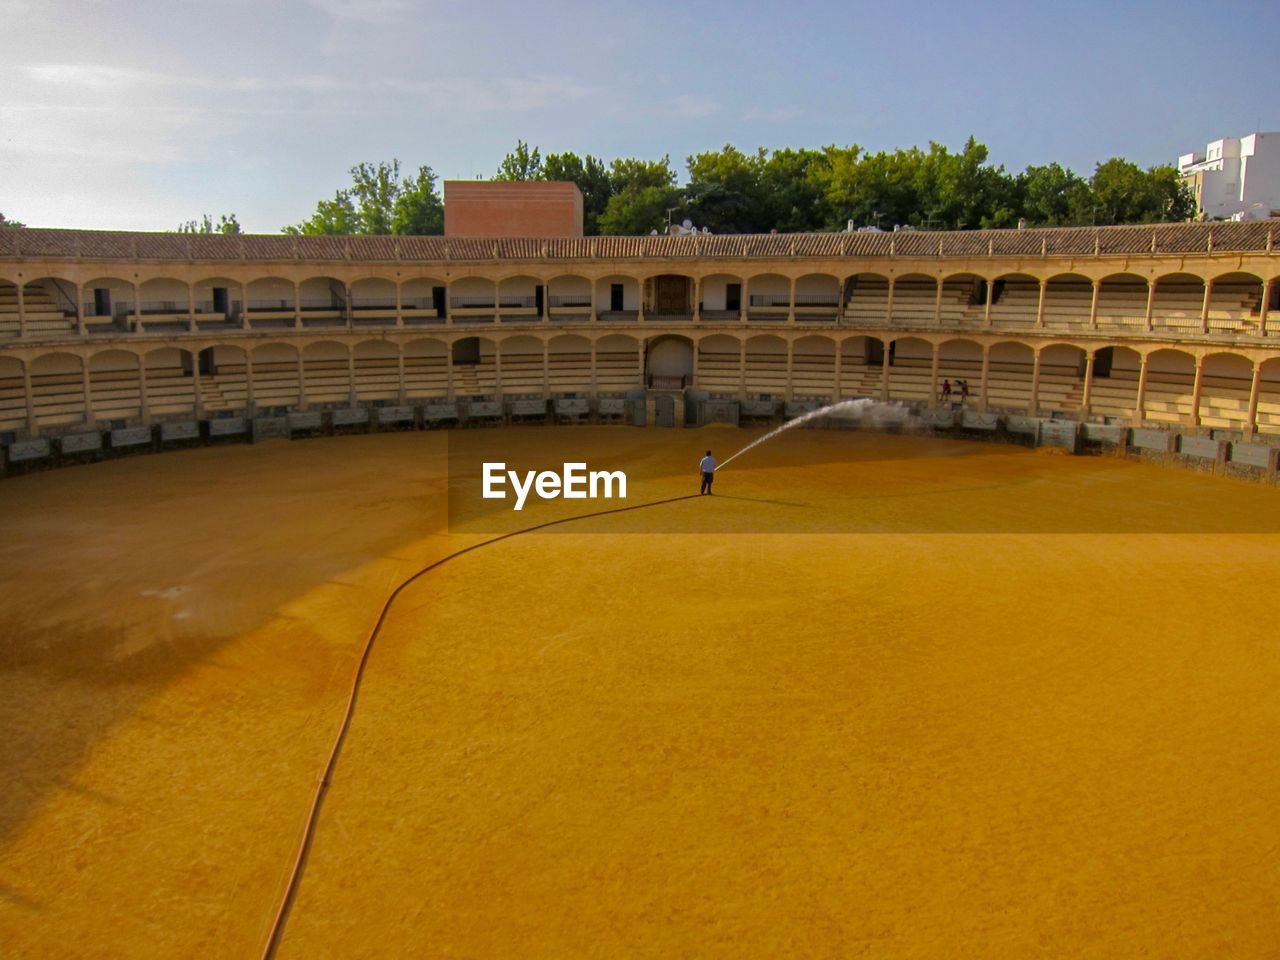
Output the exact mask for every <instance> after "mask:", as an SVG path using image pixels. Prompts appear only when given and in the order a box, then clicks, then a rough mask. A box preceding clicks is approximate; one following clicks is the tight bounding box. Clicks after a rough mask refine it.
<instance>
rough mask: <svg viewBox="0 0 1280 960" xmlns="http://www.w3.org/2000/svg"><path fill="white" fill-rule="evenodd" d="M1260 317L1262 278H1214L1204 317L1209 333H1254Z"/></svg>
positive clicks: (1229, 275)
mask: <svg viewBox="0 0 1280 960" xmlns="http://www.w3.org/2000/svg"><path fill="white" fill-rule="evenodd" d="M1261 316H1262V280H1261V278H1259V277H1255V276H1254V275H1253V274H1251V273H1227V274H1223V275H1222V276H1220V277H1214V279H1213V289H1212V290H1210V291H1209V315H1208V318H1207V320H1208V324H1209V332H1210V333H1257V332H1259V323H1258V321H1259V319H1260V318H1261Z"/></svg>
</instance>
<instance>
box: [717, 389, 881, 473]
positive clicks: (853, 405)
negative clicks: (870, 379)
mask: <svg viewBox="0 0 1280 960" xmlns="http://www.w3.org/2000/svg"><path fill="white" fill-rule="evenodd" d="M875 405H876V402H875V401H874V400H869V399H867V398H865V397H864V398H861V399H858V400H841V401H840V402H839V403H832V404H829V405H827V406H825V407H819V408H818V409H817V410H810V411H809V412H808V413H806V414H803V415H801V416H799V417H796V418H795V419H794V420H788V421H787V422H786V423H784V424H783V425H782V426H780V427H778V428H777V429H776V430H771V431H770V432H769V433H766V434H765V435H764V436H763V437H760V438H759V439H757V440H752V441H751V442H750V443H749V444H747V445H746V446H745V447H743V448H742V449H741V450H739V451H738V452H737V453H735V454H734V455H733V456H731V457H730V458H729V459H728V460H726V461H725V462H724V463H722V464H720V466H718V467H717V468H716V472H717V473H718V472H719V471H721V470H723V469H724V468H725V467H727V466H728V465H729V464H731V463H733V461H734V460H736V459H738V457H740V456H742V455H743V454H744V453H746V452H747V451H748V450H752V449H754V448H756V447H758V446H760V444H762V443H764V442H765V441H766V440H772V439H773V438H774V437H776V436H777V435H778V434H780V433H783V432H785V431H787V430H790V429H791V428H792V427H798V426H800V425H801V424H805V423H808V422H809V421H810V420H817V419H818V418H819V417H825V416H829V415H830V414H833V413H837V412H839V411H846V410H848V411H853V410H866V409H867V408H868V407H872V406H875Z"/></svg>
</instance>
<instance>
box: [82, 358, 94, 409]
mask: <svg viewBox="0 0 1280 960" xmlns="http://www.w3.org/2000/svg"><path fill="white" fill-rule="evenodd" d="M80 390H81V391H82V392H83V394H84V422H85V423H93V421H94V416H93V383H92V382H91V381H90V379H89V360H88V358H87V357H81V358H80Z"/></svg>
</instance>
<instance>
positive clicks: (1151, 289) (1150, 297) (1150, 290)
mask: <svg viewBox="0 0 1280 960" xmlns="http://www.w3.org/2000/svg"><path fill="white" fill-rule="evenodd" d="M1155 307H1156V278H1155V277H1152V278H1151V279H1150V280H1149V281H1147V317H1146V329H1147V332H1148V333H1150V332H1151V329H1152V326H1151V317H1152V314H1153V313H1154V312H1155Z"/></svg>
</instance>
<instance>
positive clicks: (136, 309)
mask: <svg viewBox="0 0 1280 960" xmlns="http://www.w3.org/2000/svg"><path fill="white" fill-rule="evenodd" d="M133 329H134V332H135V333H142V332H143V329H142V286H141V285H140V284H137V283H135V284H134V285H133Z"/></svg>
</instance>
